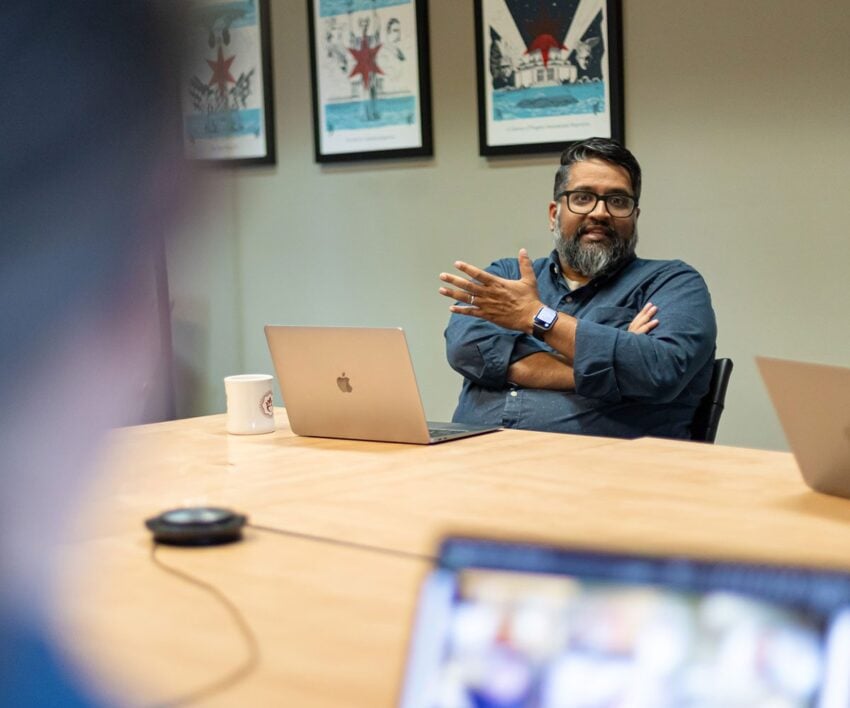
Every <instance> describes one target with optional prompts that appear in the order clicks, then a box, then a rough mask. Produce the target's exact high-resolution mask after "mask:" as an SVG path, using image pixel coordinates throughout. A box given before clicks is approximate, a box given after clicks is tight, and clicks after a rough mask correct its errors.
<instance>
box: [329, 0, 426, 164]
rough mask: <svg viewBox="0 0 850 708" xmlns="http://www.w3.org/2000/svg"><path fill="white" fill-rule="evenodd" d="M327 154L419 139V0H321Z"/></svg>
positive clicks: (390, 147)
mask: <svg viewBox="0 0 850 708" xmlns="http://www.w3.org/2000/svg"><path fill="white" fill-rule="evenodd" d="M315 33H316V36H315V37H314V40H315V47H316V55H317V56H316V57H315V61H316V64H317V74H318V99H319V100H318V103H319V121H318V127H319V131H320V137H321V151H322V153H323V154H333V153H345V152H359V151H372V150H396V149H404V148H416V147H420V146H421V145H422V134H421V130H422V128H421V125H420V105H419V101H420V96H419V66H418V52H417V27H416V9H415V3H414V2H412V1H411V0H318V18H317V21H316V25H315Z"/></svg>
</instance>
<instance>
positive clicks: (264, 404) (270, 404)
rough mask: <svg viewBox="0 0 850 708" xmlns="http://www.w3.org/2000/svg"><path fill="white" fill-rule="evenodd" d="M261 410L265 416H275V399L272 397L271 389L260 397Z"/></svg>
mask: <svg viewBox="0 0 850 708" xmlns="http://www.w3.org/2000/svg"><path fill="white" fill-rule="evenodd" d="M260 410H261V411H262V412H263V415H264V416H266V417H268V418H273V417H274V400H273V399H272V392H271V391H266V392H265V393H264V394H263V397H262V398H261V399H260Z"/></svg>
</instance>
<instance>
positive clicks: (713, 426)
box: [691, 359, 732, 443]
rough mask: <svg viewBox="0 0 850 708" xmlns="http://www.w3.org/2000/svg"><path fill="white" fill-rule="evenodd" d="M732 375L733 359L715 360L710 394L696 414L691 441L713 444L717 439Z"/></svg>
mask: <svg viewBox="0 0 850 708" xmlns="http://www.w3.org/2000/svg"><path fill="white" fill-rule="evenodd" d="M731 375H732V360H731V359H715V360H714V369H713V370H712V372H711V383H710V384H709V386H708V393H706V394H705V396H703V398H702V400H701V401H700V402H699V405H698V406H697V409H696V411H695V412H694V420H693V422H692V423H691V440H697V441H699V442H707V443H713V442H714V438H716V437H717V427H718V426H719V425H720V416H721V415H722V414H723V403H724V401H725V400H726V388H727V386H729V377H730V376H731Z"/></svg>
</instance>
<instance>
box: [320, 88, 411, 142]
mask: <svg viewBox="0 0 850 708" xmlns="http://www.w3.org/2000/svg"><path fill="white" fill-rule="evenodd" d="M367 111H369V112H371V114H372V115H373V117H372V118H371V119H370V121H369V125H370V127H375V128H377V127H383V126H387V125H410V124H413V123H414V121H415V120H416V117H417V115H416V99H415V98H414V97H413V96H400V97H398V98H382V99H378V100H377V101H376V102H375V104H374V105H373V103H372V102H371V101H351V102H349V103H329V104H328V105H327V106H325V130H327V131H328V132H329V133H333V132H334V131H335V130H356V129H358V128H362V127H363V117H364V115H366V114H367Z"/></svg>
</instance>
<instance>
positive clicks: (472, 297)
mask: <svg viewBox="0 0 850 708" xmlns="http://www.w3.org/2000/svg"><path fill="white" fill-rule="evenodd" d="M469 304H470V305H474V304H475V295H470V296H469Z"/></svg>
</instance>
